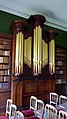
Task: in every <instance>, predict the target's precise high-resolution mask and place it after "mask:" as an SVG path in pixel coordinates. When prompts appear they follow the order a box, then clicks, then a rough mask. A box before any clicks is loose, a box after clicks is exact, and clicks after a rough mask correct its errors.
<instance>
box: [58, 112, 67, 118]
mask: <svg viewBox="0 0 67 119" xmlns="http://www.w3.org/2000/svg"><path fill="white" fill-rule="evenodd" d="M58 119H67V112H65V111H63V110H60V111H59V118H58Z"/></svg>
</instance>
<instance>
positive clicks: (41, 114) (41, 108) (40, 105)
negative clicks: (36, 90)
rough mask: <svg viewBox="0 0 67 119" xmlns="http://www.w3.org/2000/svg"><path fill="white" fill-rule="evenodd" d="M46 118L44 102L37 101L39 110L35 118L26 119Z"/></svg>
mask: <svg viewBox="0 0 67 119" xmlns="http://www.w3.org/2000/svg"><path fill="white" fill-rule="evenodd" d="M43 117H44V102H43V101H42V100H39V99H37V109H36V112H35V116H33V117H27V118H26V119H43Z"/></svg>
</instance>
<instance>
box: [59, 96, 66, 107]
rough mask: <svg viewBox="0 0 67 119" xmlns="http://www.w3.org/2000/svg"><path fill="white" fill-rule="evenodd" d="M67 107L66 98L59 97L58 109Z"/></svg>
mask: <svg viewBox="0 0 67 119" xmlns="http://www.w3.org/2000/svg"><path fill="white" fill-rule="evenodd" d="M65 104H66V105H67V97H66V96H63V95H60V96H59V107H60V108H65V107H64V105H65Z"/></svg>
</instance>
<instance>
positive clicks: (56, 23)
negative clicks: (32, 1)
mask: <svg viewBox="0 0 67 119" xmlns="http://www.w3.org/2000/svg"><path fill="white" fill-rule="evenodd" d="M0 10H2V11H5V12H8V13H11V14H14V15H17V16H20V17H23V18H29V17H30V15H31V14H37V13H34V12H32V11H31V12H30V11H29V12H28V11H27V13H26V12H22V11H18V10H16V9H12V8H9V7H7V6H4V5H0ZM28 13H31V14H28ZM45 18H46V22H45V25H48V26H51V27H54V28H57V29H60V30H63V31H67V24H66V23H64V22H60V21H59V20H55V19H53V18H50V17H47V16H46V15H45Z"/></svg>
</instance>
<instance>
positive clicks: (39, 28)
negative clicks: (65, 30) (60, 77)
mask: <svg viewBox="0 0 67 119" xmlns="http://www.w3.org/2000/svg"><path fill="white" fill-rule="evenodd" d="M45 21H46V18H45V17H44V16H42V15H39V14H37V15H31V16H30V17H29V18H28V19H27V20H15V21H13V22H12V23H11V25H10V28H11V29H12V32H13V43H12V74H13V76H12V88H11V90H12V92H13V93H14V95H13V94H12V99H13V100H14V103H15V104H17V105H18V106H21V105H23V103H26V102H25V100H24V99H25V98H27V96H28V99H29V97H30V96H31V95H32V93H33V95H36V96H38V97H40V95H41V94H43V96H42V99H43V100H44V98H45V97H44V95H45V94H49V92H50V91H51V88H50V85H51V81H49V83H48V81H45V80H46V79H49V80H50V77H51V79H55V77H54V74H55V40H54V39H55V37H56V36H57V35H58V33H57V31H54V30H46V29H45V26H44V23H45ZM17 77H18V78H17ZM25 79H27V80H25ZM32 79H33V80H32ZM15 81H16V82H15ZM18 81H19V82H18ZM32 81H33V83H32ZM27 82H28V86H27ZM45 83H47V84H46V86H47V87H46V88H45V89H43V88H44V87H43V85H44V84H45ZM29 84H30V85H29ZM31 86H32V87H31ZM25 87H26V88H25ZM14 88H15V89H14ZM20 88H21V89H22V93H21V96H20V94H19V93H18V94H17V92H18V89H20ZM32 88H33V89H34V91H33V89H32ZM28 89H29V90H28ZM48 89H49V91H48ZM13 90H15V92H14V91H13ZM27 91H29V92H27ZM38 92H39V93H38ZM15 95H17V96H16V97H17V98H18V95H19V97H20V100H21V101H17V100H18V99H15ZM25 96H26V97H25ZM40 98H41V97H40ZM20 102H22V103H20Z"/></svg>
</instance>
